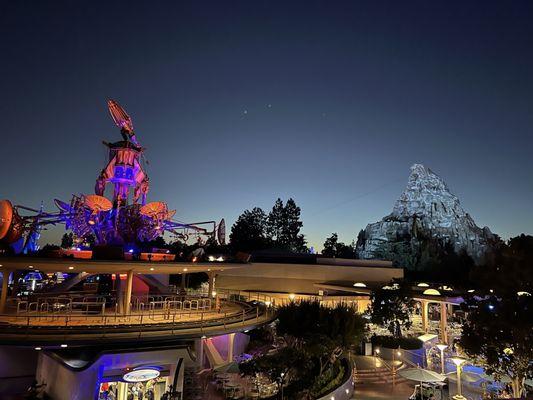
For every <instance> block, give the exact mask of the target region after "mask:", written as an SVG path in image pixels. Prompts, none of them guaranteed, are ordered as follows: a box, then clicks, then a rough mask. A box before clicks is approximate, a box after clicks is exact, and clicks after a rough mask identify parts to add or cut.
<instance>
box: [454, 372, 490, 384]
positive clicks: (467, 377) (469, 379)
mask: <svg viewBox="0 0 533 400" xmlns="http://www.w3.org/2000/svg"><path fill="white" fill-rule="evenodd" d="M446 376H447V377H448V379H449V380H452V381H456V380H457V372H455V371H452V372H448V373H447V374H446ZM481 379H483V378H482V377H481V376H480V375H478V374H476V373H475V372H469V371H463V372H461V382H464V383H474V382H477V381H479V380H481Z"/></svg>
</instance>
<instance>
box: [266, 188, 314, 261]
mask: <svg viewBox="0 0 533 400" xmlns="http://www.w3.org/2000/svg"><path fill="white" fill-rule="evenodd" d="M300 213H301V209H300V207H298V206H297V205H296V202H295V201H294V200H293V199H289V200H287V202H286V203H285V205H283V201H282V200H281V199H279V198H278V199H277V200H276V202H275V203H274V207H272V211H271V212H270V214H269V215H268V220H267V233H268V235H269V238H270V239H271V240H272V243H273V245H274V246H275V247H277V248H279V249H283V250H289V251H294V252H307V251H308V249H307V247H306V241H305V237H304V235H303V234H301V233H300V230H301V229H302V227H303V222H302V221H300Z"/></svg>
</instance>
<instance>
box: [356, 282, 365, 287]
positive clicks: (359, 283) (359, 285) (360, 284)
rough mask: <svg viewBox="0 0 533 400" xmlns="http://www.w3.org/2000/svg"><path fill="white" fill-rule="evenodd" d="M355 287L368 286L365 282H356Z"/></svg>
mask: <svg viewBox="0 0 533 400" xmlns="http://www.w3.org/2000/svg"><path fill="white" fill-rule="evenodd" d="M353 286H354V287H366V285H365V284H364V283H363V282H355V283H354V284H353Z"/></svg>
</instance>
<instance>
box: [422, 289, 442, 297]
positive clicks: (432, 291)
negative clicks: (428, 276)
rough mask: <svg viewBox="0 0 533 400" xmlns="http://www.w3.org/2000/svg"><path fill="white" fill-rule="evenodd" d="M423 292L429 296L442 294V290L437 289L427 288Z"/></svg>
mask: <svg viewBox="0 0 533 400" xmlns="http://www.w3.org/2000/svg"><path fill="white" fill-rule="evenodd" d="M423 294H426V295H428V296H440V292H439V291H438V290H437V289H426V290H424V293H423Z"/></svg>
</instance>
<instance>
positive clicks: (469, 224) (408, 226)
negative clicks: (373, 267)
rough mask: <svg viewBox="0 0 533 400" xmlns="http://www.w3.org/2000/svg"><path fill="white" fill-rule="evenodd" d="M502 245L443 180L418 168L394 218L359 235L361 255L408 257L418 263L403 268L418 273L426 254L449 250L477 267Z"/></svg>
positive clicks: (389, 217)
mask: <svg viewBox="0 0 533 400" xmlns="http://www.w3.org/2000/svg"><path fill="white" fill-rule="evenodd" d="M498 240H499V238H498V236H497V235H494V234H493V233H492V232H491V231H490V229H489V228H487V227H484V228H480V227H478V226H477V225H476V223H475V222H474V220H473V219H472V217H471V216H470V215H469V214H468V213H467V212H466V211H465V210H464V209H463V207H462V206H461V203H460V202H459V199H458V198H457V196H455V195H454V194H453V193H451V192H450V190H449V189H448V186H447V185H446V183H445V182H444V181H443V180H442V178H440V177H439V176H438V175H437V174H435V173H434V172H432V171H431V170H430V169H429V168H426V167H424V166H423V165H421V164H414V165H413V166H412V167H411V174H410V175H409V181H408V183H407V188H406V189H405V191H404V192H403V193H402V194H401V196H400V198H399V199H398V200H397V201H396V203H395V204H394V208H393V210H392V213H391V214H390V215H388V216H386V217H384V218H383V219H382V220H381V221H379V222H375V223H373V224H369V225H367V227H366V228H365V229H364V230H363V231H361V232H360V233H359V237H358V239H357V255H358V257H359V258H362V259H372V258H383V257H386V256H387V255H388V254H389V255H390V253H395V252H396V253H397V252H404V253H409V254H408V256H410V257H411V260H413V257H414V258H415V260H414V261H412V265H411V266H409V265H405V267H407V268H410V267H411V268H416V266H415V264H417V263H418V262H419V261H420V257H421V254H422V253H423V252H424V249H428V248H431V249H432V250H433V251H439V250H443V249H445V248H446V249H453V250H454V251H455V252H456V253H460V252H463V251H464V252H466V253H467V254H468V255H469V256H470V257H472V259H473V260H474V262H476V263H478V264H479V263H482V262H483V261H484V260H485V257H486V256H487V255H488V253H489V252H490V251H491V249H492V247H493V245H494V244H495V243H497V242H498ZM417 258H418V259H417ZM407 263H409V262H407Z"/></svg>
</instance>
